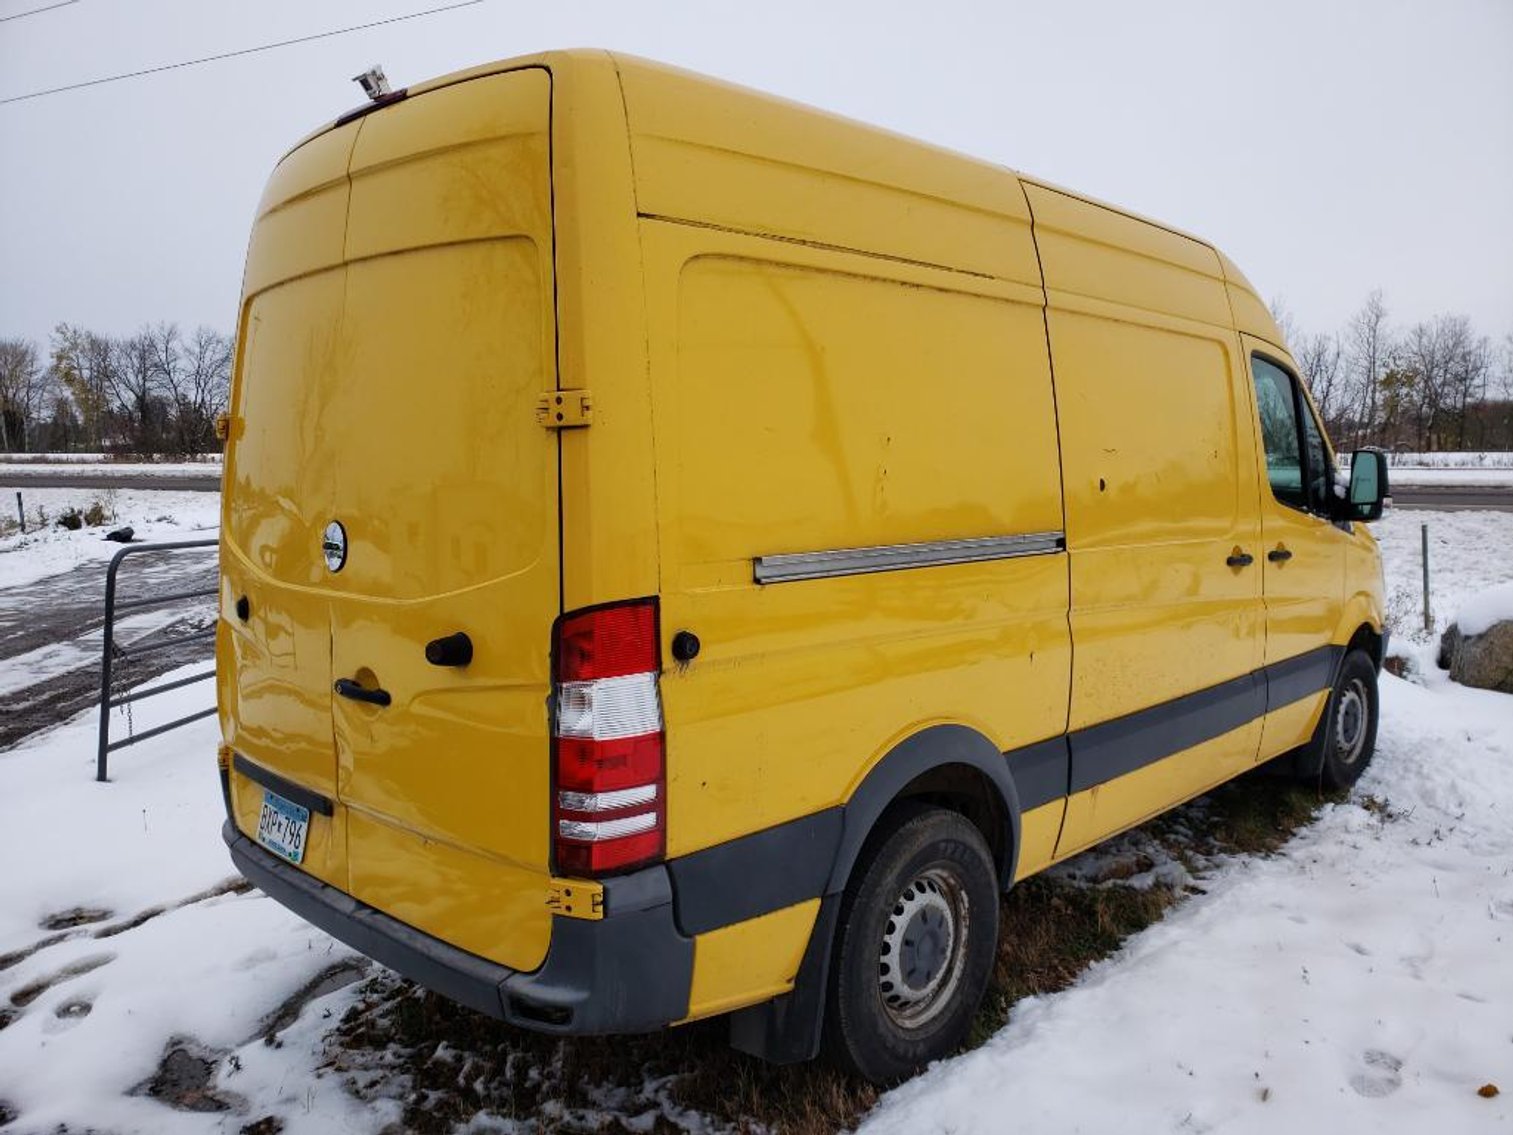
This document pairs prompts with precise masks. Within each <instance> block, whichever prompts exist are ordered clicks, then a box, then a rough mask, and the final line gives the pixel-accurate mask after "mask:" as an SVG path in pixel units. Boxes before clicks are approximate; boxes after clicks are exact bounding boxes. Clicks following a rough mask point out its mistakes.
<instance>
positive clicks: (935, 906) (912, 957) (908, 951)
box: [877, 867, 970, 1029]
mask: <svg viewBox="0 0 1513 1135" xmlns="http://www.w3.org/2000/svg"><path fill="white" fill-rule="evenodd" d="M969 909H970V908H969V902H968V899H967V893H966V891H965V890H964V889H963V888H962V886H961V883H960V882H959V881H958V880H957V878H956V877H955V875H953V874H952V873H951V872H949V871H945V870H942V869H940V868H935V867H932V868H930V869H929V870H926V871H922V872H920V873H919V875H918V876H917V877H915V878H914V879H913V880H911V881H910V882H909V883H908V884H907V885H906V886H905V887H904V888H903V889H902V890H901V891H900V892H899V894H898V897H897V898H896V899H894V901H893V909H892V910H891V911H889V912H888V918H887V921H886V922H885V923H884V925H883V935H882V941H881V942H880V943H879V948H878V960H877V983H878V994H879V996H880V997H881V999H882V1003H883V1009H884V1011H885V1012H886V1013H887V1014H888V1016H889V1018H890V1019H891V1020H892V1021H893V1022H894V1023H895V1024H896V1025H898V1026H899V1027H901V1028H906V1029H917V1028H920V1027H921V1026H923V1025H926V1024H928V1023H929V1022H931V1021H933V1020H934V1019H935V1018H936V1017H938V1016H940V1014H941V1013H942V1012H944V1011H945V1009H946V1007H947V1006H948V1005H949V1004H950V1003H951V1000H952V998H953V997H954V996H955V994H956V989H957V987H958V986H959V985H960V984H961V978H962V973H963V971H964V970H965V968H966V958H967V951H966V942H967V933H968V913H969Z"/></svg>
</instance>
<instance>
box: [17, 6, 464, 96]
mask: <svg viewBox="0 0 1513 1135" xmlns="http://www.w3.org/2000/svg"><path fill="white" fill-rule="evenodd" d="M67 2H68V3H73V2H75V0H67ZM482 3H483V0H461V3H457V4H443V5H442V6H441V7H439V8H427V9H425V11H423V12H411V13H410V14H409V15H407V16H390V17H389V18H388V19H386V20H374V21H372V22H371V23H367V24H354V25H353V26H352V27H350V28H335V29H333V30H331V31H328V32H316V33H315V34H314V35H302V36H299V37H298V38H296V39H283V40H279V41H278V42H277V43H264V44H259V45H258V46H256V47H244V48H241V49H240V50H238V51H223V52H221V53H220V54H219V55H206V56H202V57H201V58H199V59H185V60H182V61H180V62H178V63H164V64H163V65H162V66H159V67H147V68H144V69H143V70H141V71H127V72H125V73H124V74H120V75H106V76H103V77H102V78H99V79H86V80H85V81H84V82H82V83H69V84H67V85H66V86H62V87H49V88H48V89H47V90H45V91H31V92H30V93H28V94H24V95H11V96H10V97H9V98H3V99H0V106H4V105H5V104H6V103H12V102H25V101H26V100H27V99H40V98H43V97H45V96H46V95H57V94H62V93H63V92H64V91H77V90H79V89H81V88H83V87H98V86H100V85H102V84H104V83H119V82H120V81H121V80H123V79H139V78H141V77H142V76H143V75H157V74H160V73H162V72H164V71H177V70H179V69H180V68H181V67H198V66H199V65H200V64H202V63H216V62H219V61H220V60H222V59H235V58H237V57H238V56H241V55H255V54H257V53H258V52H259V51H272V50H273V49H274V48H278V47H292V46H293V45H294V44H297V43H309V42H311V41H312V40H317V39H330V38H331V37H332V36H338V35H347V34H348V33H350V32H360V31H366V30H367V29H368V28H378V27H382V26H383V25H385V24H398V23H402V22H403V21H405V20H418V19H420V18H421V17H422V16H434V15H436V14H437V13H440V12H451V11H453V10H455V9H457V8H471V7H472V6H473V5H474V4H482ZM38 10H39V11H40V10H41V9H38ZM21 15H26V13H24V12H23V13H21Z"/></svg>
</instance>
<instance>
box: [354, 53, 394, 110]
mask: <svg viewBox="0 0 1513 1135" xmlns="http://www.w3.org/2000/svg"><path fill="white" fill-rule="evenodd" d="M352 81H353V82H354V83H361V84H362V90H363V94H365V95H367V96H368V97H369V98H370V99H372V100H373V101H374V102H378V100H379V99H382V98H387V97H388V96H389V94H391V93H392V92H391V91H390V90H389V80H388V79H387V78H386V77H385V76H384V69H383V65H382V64H379V63H375V64H373V66H371V67H369V68H368V69H367V70H366V71H364V72H363V73H362V74H361V75H353V76H352Z"/></svg>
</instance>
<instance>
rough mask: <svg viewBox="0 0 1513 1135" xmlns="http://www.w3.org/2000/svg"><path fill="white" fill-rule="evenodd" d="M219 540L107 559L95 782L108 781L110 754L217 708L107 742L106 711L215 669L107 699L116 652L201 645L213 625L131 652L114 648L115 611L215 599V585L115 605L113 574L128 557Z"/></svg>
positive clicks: (147, 548) (140, 549) (148, 547)
mask: <svg viewBox="0 0 1513 1135" xmlns="http://www.w3.org/2000/svg"><path fill="white" fill-rule="evenodd" d="M219 542H220V541H218V540H214V539H211V540H176V541H171V542H169V543H165V544H130V545H127V546H126V547H124V548H122V549H121V550H120V551H119V552H117V553H116V554H115V555H114V556H113V557H112V558H111V561H110V567H109V569H108V570H107V571H106V573H105V630H104V643H103V649H102V650H101V653H100V745H99V751H98V752H97V754H96V756H95V779H96V780H106V779H108V778H107V775H106V771H107V770H106V761H107V759H108V758H109V756H110V754H111V753H113V752H115V750H117V749H124V748H125V747H126V746H127V745H135V744H137V743H138V742H141V741H146V740H148V739H149V738H152V737H156V736H158V735H159V734H162V733H167V732H168V731H169V730H170V729H177V728H178V727H179V726H181V725H188V724H189V723H190V722H191V721H198V720H200V718H202V717H209V716H210V715H211V714H212V713H214V712H215V706H213V705H212V706H211V707H210V708H209V709H205V710H200V711H198V712H196V713H191V714H189V715H188V716H186V717H180V718H177V719H175V720H173V721H170V722H168V723H167V724H164V725H157V726H154V727H153V728H151V729H145V730H143V731H142V732H141V733H133V734H131V735H130V736H128V737H123V738H122V739H121V740H119V741H112V740H111V739H110V711H111V710H113V709H116V708H119V707H120V706H123V705H129V704H131V703H132V702H139V701H142V700H143V699H144V698H150V697H156V696H157V695H158V694H166V693H168V692H169V691H170V690H178V689H182V688H183V687H185V686H192V685H194V684H195V683H196V682H204V681H207V680H208V679H210V678H214V677H215V666H214V664H213V663H212V665H211V667H210V669H209V670H208V671H207V672H206V673H203V674H191V675H190V676H189V677H187V678H179V679H177V680H175V681H172V682H164V683H163V684H162V685H158V686H150V687H149V688H147V689H145V690H137V691H135V692H133V693H129V694H123V695H122V696H121V697H111V693H110V679H111V668H112V666H113V664H114V662H115V657H116V655H117V654H118V653H119V654H121V655H122V657H124V658H126V659H128V660H130V659H132V658H137V657H140V656H141V655H143V654H150V653H153V652H156V651H159V650H167V649H169V648H171V647H175V646H182V645H184V644H185V643H189V642H204V641H207V640H212V639H214V638H215V627H213V626H212V627H208V628H206V629H204V630H197V631H191V632H190V633H189V634H181V635H175V636H173V637H172V638H166V639H160V640H158V641H156V642H150V643H144V644H142V645H140V646H137V645H134V646H133V647H132V648H131V650H130V651H127V650H124V649H122V648H120V647H117V646H116V642H115V619H116V614H117V612H119V611H128V610H137V609H139V608H143V607H160V606H162V605H164V604H165V603H180V602H183V601H184V600H186V599H200V598H204V597H206V596H209V595H215V594H216V593H217V592H218V591H219V588H218V587H207V588H202V589H198V590H190V591H174V592H169V593H167V594H164V595H149V596H146V597H144V598H141V599H128V600H125V601H124V602H119V603H118V602H117V601H116V573H117V571H118V570H119V569H120V567H121V564H122V562H123V561H124V560H125V559H126V557H127V556H136V555H142V554H143V553H149V552H176V551H183V550H185V549H189V548H213V547H215V546H216V544H218V543H219Z"/></svg>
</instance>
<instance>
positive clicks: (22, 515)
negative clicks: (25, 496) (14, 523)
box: [16, 489, 26, 536]
mask: <svg viewBox="0 0 1513 1135" xmlns="http://www.w3.org/2000/svg"><path fill="white" fill-rule="evenodd" d="M16 515H17V516H18V517H20V518H21V535H23V536H25V535H26V509H25V508H23V507H22V506H21V490H20V489H17V490H16Z"/></svg>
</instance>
